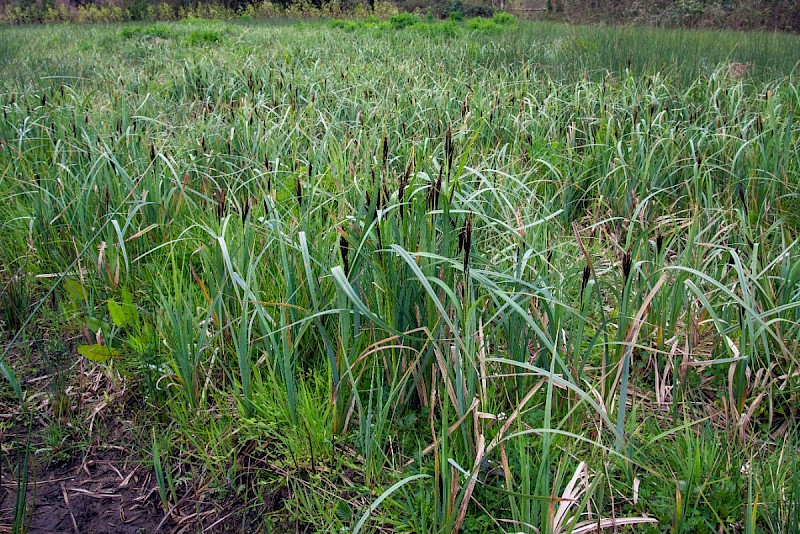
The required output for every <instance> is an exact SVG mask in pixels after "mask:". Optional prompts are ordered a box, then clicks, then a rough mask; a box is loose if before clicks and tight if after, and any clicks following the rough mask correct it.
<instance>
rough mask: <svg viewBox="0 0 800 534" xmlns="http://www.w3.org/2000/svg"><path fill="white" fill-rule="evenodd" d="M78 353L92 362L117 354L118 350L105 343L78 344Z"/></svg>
mask: <svg viewBox="0 0 800 534" xmlns="http://www.w3.org/2000/svg"><path fill="white" fill-rule="evenodd" d="M78 354H80V355H81V356H85V357H86V358H87V359H88V360H91V361H93V362H104V361H107V360H108V359H109V358H113V357H115V356H119V351H118V350H117V349H115V348H112V347H106V346H105V345H97V344H95V345H80V346H79V347H78Z"/></svg>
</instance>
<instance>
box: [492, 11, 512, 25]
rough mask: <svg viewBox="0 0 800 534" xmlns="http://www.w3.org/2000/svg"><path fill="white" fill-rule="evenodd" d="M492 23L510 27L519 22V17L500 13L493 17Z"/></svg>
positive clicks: (503, 12)
mask: <svg viewBox="0 0 800 534" xmlns="http://www.w3.org/2000/svg"><path fill="white" fill-rule="evenodd" d="M492 22H494V23H495V24H499V25H501V26H508V25H511V24H514V23H515V22H517V17H515V16H514V15H512V14H511V13H506V12H505V11H498V12H497V13H495V14H494V15H493V16H492Z"/></svg>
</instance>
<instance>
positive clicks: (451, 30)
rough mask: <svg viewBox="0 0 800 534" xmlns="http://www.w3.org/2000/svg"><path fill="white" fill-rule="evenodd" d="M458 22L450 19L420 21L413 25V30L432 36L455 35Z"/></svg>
mask: <svg viewBox="0 0 800 534" xmlns="http://www.w3.org/2000/svg"><path fill="white" fill-rule="evenodd" d="M458 28H459V26H458V24H457V23H455V22H454V21H452V20H448V21H445V22H432V23H429V22H421V23H419V24H417V25H415V26H414V30H415V31H417V32H419V33H421V34H423V35H430V36H432V37H455V36H456V35H458Z"/></svg>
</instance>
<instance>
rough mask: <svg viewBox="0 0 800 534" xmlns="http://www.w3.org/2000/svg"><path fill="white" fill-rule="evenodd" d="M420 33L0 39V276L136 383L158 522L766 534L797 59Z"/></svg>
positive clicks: (769, 47)
mask: <svg viewBox="0 0 800 534" xmlns="http://www.w3.org/2000/svg"><path fill="white" fill-rule="evenodd" d="M420 24H421V23H418V22H417V21H411V19H408V18H403V19H397V20H396V21H395V23H394V26H396V27H397V29H396V30H392V31H390V32H386V31H383V30H382V29H381V28H378V27H372V26H373V25H371V24H364V25H357V26H354V27H349V26H346V25H342V24H338V23H337V24H331V25H330V27H329V26H325V25H322V24H309V23H302V24H300V23H298V24H296V25H294V26H286V25H283V24H280V25H269V24H264V25H256V24H242V25H236V24H221V23H210V22H209V23H205V22H202V21H193V22H192V23H191V24H162V25H157V26H153V27H152V28H149V27H148V28H143V27H136V26H119V27H107V28H100V27H88V28H83V27H81V28H77V27H72V26H59V27H47V28H35V29H34V28H3V30H2V32H0V46H2V47H3V49H4V50H9V51H10V53H11V54H12V55H13V56H14V57H13V60H14V61H13V62H11V61H7V62H5V63H2V66H0V68H2V73H3V74H4V76H3V82H2V90H1V91H0V105H1V106H2V108H3V118H2V121H0V137H1V138H2V147H1V148H0V150H2V156H0V163H2V168H0V172H2V174H0V194H2V196H3V198H4V199H5V200H6V202H4V203H3V204H2V207H0V210H2V211H1V213H2V221H3V224H2V226H0V234H1V235H0V237H2V240H3V242H6V243H26V246H25V247H22V248H20V247H17V248H8V247H6V248H3V249H2V251H0V252H2V254H3V258H4V262H3V263H4V265H21V266H24V271H25V272H23V273H19V276H26V277H28V278H26V279H30V277H33V276H37V275H40V276H41V275H47V277H43V278H41V280H42V281H44V282H47V283H50V284H51V285H50V287H46V286H45V287H46V290H47V291H54V293H53V294H55V295H56V297H57V298H58V299H59V302H60V303H61V308H59V309H60V310H61V311H62V315H63V317H62V319H61V320H62V322H61V323H59V324H54V325H52V328H64V329H70V328H74V329H76V330H78V331H82V330H84V329H86V330H88V331H89V334H90V336H89V337H90V338H91V340H92V345H93V346H95V348H94V349H91V350H90V349H82V350H83V352H82V353H85V354H90V355H92V356H95V357H97V356H98V355H99V352H98V351H101V349H100V348H97V347H105V349H104V350H105V352H103V354H102V355H103V358H102V360H103V361H102V362H100V363H98V365H107V366H116V367H118V368H120V369H122V370H123V371H124V379H125V380H127V381H130V382H132V383H147V384H149V386H148V387H146V388H144V392H145V394H146V395H147V398H146V401H147V402H148V405H149V406H150V407H151V408H152V414H151V421H152V425H153V427H154V429H156V428H158V433H159V434H158V436H156V434H155V433H154V435H153V441H152V443H151V444H149V448H150V449H151V450H152V458H153V465H154V468H155V471H156V475H157V477H158V482H159V484H158V485H159V491H160V496H161V499H162V504H163V505H164V507H165V509H167V510H168V509H169V507H171V506H177V505H178V502H179V501H180V499H181V495H180V494H181V493H182V492H186V491H189V490H190V488H196V487H201V486H202V487H211V486H212V485H213V487H216V488H219V489H218V491H219V492H229V493H232V494H234V495H235V496H237V498H240V499H242V500H243V501H244V503H245V506H246V507H253V506H257V505H258V503H259V502H260V501H259V499H262V498H263V495H262V494H261V493H260V492H259V488H262V487H274V486H275V485H279V484H287V485H288V486H287V487H291V491H293V492H294V493H293V494H294V495H296V496H297V499H296V500H295V501H293V502H292V503H291V504H287V505H286V506H285V507H284V509H282V510H280V511H278V512H277V513H276V514H272V515H270V516H269V517H265V518H264V521H265V525H272V526H274V527H275V528H279V526H280V525H281V524H282V523H281V521H295V520H296V521H298V522H300V521H301V522H303V523H314V522H318V523H319V522H323V523H324V524H325V525H326V526H328V527H329V528H330V530H335V529H338V528H341V527H348V528H353V529H354V530H356V531H358V530H359V529H361V530H363V529H366V528H370V527H378V526H382V527H383V528H391V529H395V530H398V531H403V530H408V531H457V530H465V531H496V530H501V529H502V530H511V531H529V532H537V531H538V532H542V531H547V532H571V531H574V532H586V531H589V529H590V528H591V525H593V524H599V525H608V524H609V523H608V521H612V520H617V521H627V523H625V524H631V525H634V524H635V525H637V526H636V528H637V530H638V529H642V530H646V529H652V531H663V530H665V529H672V530H673V531H675V532H704V531H707V532H717V531H720V530H722V531H731V529H734V528H736V527H735V525H737V524H742V525H746V529H749V531H759V530H769V531H772V532H791V531H793V530H792V529H794V530H796V528H797V525H796V521H795V522H794V523H792V519H791V518H792V513H794V512H795V511H796V509H797V503H798V492H797V488H796V487H795V486H796V484H795V483H793V482H792V481H793V480H794V478H793V477H792V476H791V473H793V472H794V469H795V467H796V465H795V464H796V462H793V461H792V460H791V458H792V457H793V455H792V454H790V453H789V451H790V450H791V449H792V446H793V445H792V443H796V435H797V434H796V433H797V430H796V425H795V423H796V418H797V415H798V414H797V391H798V382H797V358H796V354H797V350H798V348H799V347H798V341H800V333H799V332H798V313H800V310H798V292H800V268H799V267H798V265H800V261H798V259H800V258H799V257H798V256H799V254H800V253H799V252H798V249H797V239H798V235H797V218H796V213H795V211H796V209H795V208H796V206H797V195H798V190H797V176H798V172H799V171H800V168H798V164H797V162H798V161H799V160H798V156H800V154H798V146H800V143H798V134H799V133H800V125H798V120H797V119H798V117H797V113H798V110H800V93H798V90H797V72H796V65H797V62H798V60H800V58H798V56H797V54H796V52H794V50H797V49H798V48H797V44H798V43H797V42H796V41H797V39H796V38H795V37H791V36H785V35H776V34H724V33H723V34H720V33H712V32H688V31H663V30H658V31H656V30H641V29H637V30H634V29H629V28H621V29H610V28H600V27H590V28H571V27H567V26H559V25H550V24H528V23H516V22H514V21H508V20H505V19H503V20H496V21H495V22H493V23H492V24H495V25H496V26H498V27H502V30H501V31H500V30H498V31H491V32H489V31H484V30H485V28H483V29H482V28H469V27H462V26H458V25H456V23H454V22H449V23H447V24H450V26H448V27H449V28H451V29H452V30H453V31H450V30H448V31H447V32H446V35H445V34H442V33H439V32H433V31H429V30H424V31H420V30H419V28H417V29H415V27H417V26H418V25H420ZM193 36H194V37H193ZM217 37H219V38H218V39H217ZM19 39H25V40H26V41H27V42H28V43H29V45H28V47H27V49H26V50H25V51H24V53H23V51H21V50H19V49H15V47H14V46H12V45H11V44H10V43H13V42H16V41H17V40H19ZM101 42H102V43H106V44H107V45H108V46H107V47H106V48H104V49H102V50H101V49H100V48H98V45H97V43H101ZM734 42H735V46H734V45H733V43H734ZM187 45H192V46H194V45H196V46H202V47H203V53H202V54H198V53H196V50H195V51H193V50H191V49H190V48H189V47H188V46H187ZM15 50H16V51H15ZM701 50H702V52H700V51H701ZM734 64H744V65H752V67H748V68H747V69H745V70H744V72H738V71H737V72H734V70H733V68H732V67H731V65H734ZM3 276H6V277H7V276H10V274H9V273H5V272H4V273H3ZM15 276H16V275H15ZM44 282H43V283H44ZM56 289H57V291H56ZM125 294H127V295H128V296H129V297H124V295H125ZM3 295H4V296H3V299H4V303H5V302H6V301H8V302H9V303H11V304H14V303H16V302H17V301H18V300H19V299H18V298H17V297H15V296H14V295H11V294H8V296H6V294H5V293H4V294H3ZM123 297H124V298H123ZM124 299H127V301H126V300H124ZM112 303H113V304H112ZM120 303H122V304H120ZM123 305H128V306H133V307H134V308H135V309H136V319H135V321H134V320H131V321H130V322H128V321H127V320H125V315H124V313H123V312H121V311H120V310H121V309H122V307H123ZM4 309H5V307H4ZM31 309H32V310H36V309H38V308H36V307H34V308H31ZM9 310H11V311H6V312H5V314H4V317H12V318H13V317H15V316H12V315H9V314H10V313H11V314H13V313H15V312H14V311H13V310H12V309H11V308H9ZM120 314H122V315H120ZM121 317H122V318H121ZM9 320H10V319H8V320H7V322H8V321H9ZM24 324H26V323H25V321H23V325H24ZM88 327H91V328H88ZM9 348H10V347H9ZM112 349H113V350H112ZM7 353H8V350H6V355H7ZM75 357H76V358H78V357H82V356H78V355H75ZM2 365H3V367H2V371H3V373H4V375H6V376H7V378H9V380H10V381H11V383H12V384H13V385H14V388H15V389H16V390H18V391H19V396H20V399H21V400H24V398H25V397H24V390H23V388H22V386H21V385H20V382H19V381H18V380H17V379H16V377H15V374H14V371H15V372H16V375H22V376H24V373H25V369H24V368H22V367H20V366H17V367H16V368H15V369H12V366H11V365H9V363H8V362H7V360H3V361H2ZM154 432H155V430H154ZM162 432H163V433H164V434H162ZM793 440H794V441H793ZM166 444H169V445H170V446H169V447H167V446H166ZM723 457H724V458H723ZM254 458H260V459H259V460H258V461H255V462H254ZM259 462H260V463H259ZM748 462H749V463H748ZM182 463H186V464H189V465H195V464H199V465H203V466H204V469H203V470H202V475H196V476H197V477H199V479H198V480H189V478H190V476H189V475H186V477H183V478H180V477H178V478H175V479H173V477H172V475H171V473H172V472H173V470H174V472H176V473H188V472H189V470H188V469H185V468H184V466H183V465H182ZM745 463H748V464H747V465H749V466H750V467H749V468H748V471H747V474H746V477H745V476H744V471H743V470H742V469H743V467H742V466H744V465H745ZM253 466H255V467H253ZM312 483H313V484H312ZM314 484H316V486H314ZM314 487H319V488H324V490H320V491H313V490H312V488H314ZM260 495H261V496H260ZM656 520H657V521H658V524H657V525H656V524H655V523H654V521H656ZM273 521H274V522H273ZM276 525H278V526H276Z"/></svg>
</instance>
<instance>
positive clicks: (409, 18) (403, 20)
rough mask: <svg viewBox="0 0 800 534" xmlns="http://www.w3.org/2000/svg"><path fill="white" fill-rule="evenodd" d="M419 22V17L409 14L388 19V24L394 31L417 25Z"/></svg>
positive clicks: (399, 14)
mask: <svg viewBox="0 0 800 534" xmlns="http://www.w3.org/2000/svg"><path fill="white" fill-rule="evenodd" d="M419 22H420V21H419V17H418V16H416V15H412V14H411V13H398V14H397V15H393V16H392V18H390V19H389V23H390V24H391V25H392V28H394V29H396V30H402V29H404V28H409V27H411V26H413V25H415V24H419Z"/></svg>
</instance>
